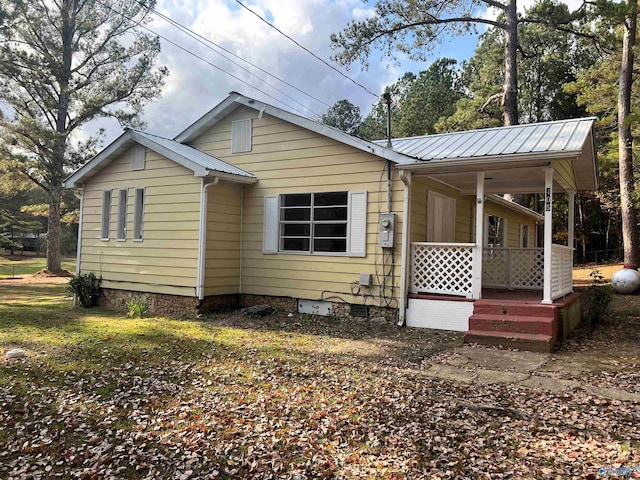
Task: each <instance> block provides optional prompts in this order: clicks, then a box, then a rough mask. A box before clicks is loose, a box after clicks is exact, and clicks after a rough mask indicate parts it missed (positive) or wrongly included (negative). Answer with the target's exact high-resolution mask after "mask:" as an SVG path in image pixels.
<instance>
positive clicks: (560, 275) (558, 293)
mask: <svg viewBox="0 0 640 480" xmlns="http://www.w3.org/2000/svg"><path fill="white" fill-rule="evenodd" d="M571 292H573V248H571V247H567V246H565V245H556V244H553V245H551V299H552V300H555V299H556V298H560V297H564V296H565V295H567V294H569V293H571Z"/></svg>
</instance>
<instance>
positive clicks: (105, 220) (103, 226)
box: [100, 190, 113, 242]
mask: <svg viewBox="0 0 640 480" xmlns="http://www.w3.org/2000/svg"><path fill="white" fill-rule="evenodd" d="M112 202H113V195H112V194H111V190H103V191H102V216H101V218H100V240H102V241H103V242H108V241H109V240H110V235H111V205H112ZM105 232H106V235H105Z"/></svg>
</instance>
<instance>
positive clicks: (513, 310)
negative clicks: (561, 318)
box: [473, 300, 556, 318]
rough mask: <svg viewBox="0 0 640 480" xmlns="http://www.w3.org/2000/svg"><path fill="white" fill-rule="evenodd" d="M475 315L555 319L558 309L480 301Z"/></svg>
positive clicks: (475, 307) (475, 309)
mask: <svg viewBox="0 0 640 480" xmlns="http://www.w3.org/2000/svg"><path fill="white" fill-rule="evenodd" d="M473 313H474V314H481V315H485V314H486V315H507V316H511V317H542V318H555V314H556V309H555V307H547V306H544V305H523V304H507V303H498V302H484V301H482V300H480V301H477V302H475V304H474V306H473Z"/></svg>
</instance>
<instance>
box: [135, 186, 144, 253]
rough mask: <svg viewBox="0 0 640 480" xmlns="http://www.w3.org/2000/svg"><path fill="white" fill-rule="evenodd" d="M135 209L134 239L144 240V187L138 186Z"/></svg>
mask: <svg viewBox="0 0 640 480" xmlns="http://www.w3.org/2000/svg"><path fill="white" fill-rule="evenodd" d="M134 200H135V203H134V210H133V239H134V240H138V241H140V240H142V232H143V228H142V227H143V222H144V188H136V193H135V198H134Z"/></svg>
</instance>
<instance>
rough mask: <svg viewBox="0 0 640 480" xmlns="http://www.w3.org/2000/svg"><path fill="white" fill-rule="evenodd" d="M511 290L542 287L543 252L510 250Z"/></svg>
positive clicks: (540, 249) (530, 249)
mask: <svg viewBox="0 0 640 480" xmlns="http://www.w3.org/2000/svg"><path fill="white" fill-rule="evenodd" d="M510 276H511V288H530V289H541V288H543V287H544V250H543V249H542V248H527V249H514V250H511V275H510Z"/></svg>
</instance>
